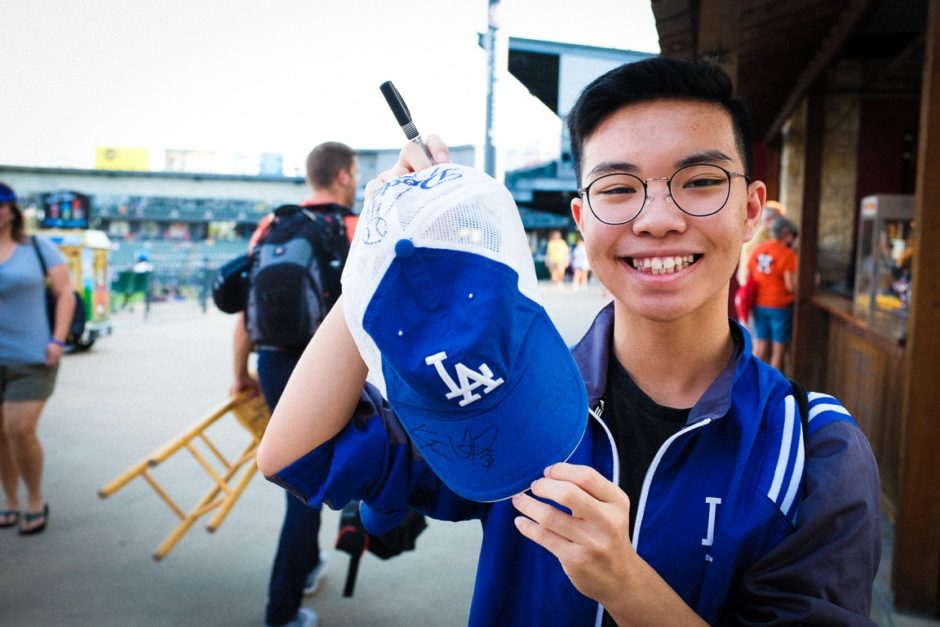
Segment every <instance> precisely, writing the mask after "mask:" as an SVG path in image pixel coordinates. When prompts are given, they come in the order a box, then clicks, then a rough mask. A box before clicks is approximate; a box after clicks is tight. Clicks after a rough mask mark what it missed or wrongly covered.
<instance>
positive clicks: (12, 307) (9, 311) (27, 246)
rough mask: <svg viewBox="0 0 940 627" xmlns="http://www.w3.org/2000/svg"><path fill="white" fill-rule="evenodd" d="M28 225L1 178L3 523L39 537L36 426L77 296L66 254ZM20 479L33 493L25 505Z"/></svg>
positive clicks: (42, 510) (43, 520) (43, 512)
mask: <svg viewBox="0 0 940 627" xmlns="http://www.w3.org/2000/svg"><path fill="white" fill-rule="evenodd" d="M25 229H26V223H25V219H24V216H23V212H22V210H21V209H20V207H19V205H18V204H17V198H16V194H15V193H14V191H13V189H12V188H11V187H10V186H9V185H6V184H5V183H0V479H2V485H3V492H4V503H3V506H2V507H0V527H14V526H17V525H19V532H20V534H22V535H34V534H37V533H40V532H42V531H43V530H44V529H45V528H46V525H47V523H48V521H49V505H48V504H47V503H46V500H45V496H44V495H43V490H42V466H43V448H42V443H41V442H40V440H39V436H38V434H37V431H36V429H37V426H38V424H39V417H40V415H41V414H42V410H43V407H44V406H45V404H46V400H47V399H48V398H49V397H50V396H51V395H52V392H53V390H54V389H55V381H56V376H57V374H58V370H59V361H60V360H61V359H62V355H63V353H64V351H65V346H66V344H65V338H66V336H67V334H68V327H69V323H70V321H71V320H72V312H73V311H74V308H75V299H74V298H73V297H72V278H71V275H70V274H69V270H68V267H67V266H66V265H65V257H64V256H63V255H62V253H61V252H60V251H59V249H58V248H57V247H56V246H55V245H54V244H53V243H52V242H50V241H48V240H47V239H46V238H44V237H39V236H36V235H31V236H29V235H27V234H26V230H25ZM40 255H41V257H42V258H41V259H40ZM41 262H42V263H41ZM43 265H45V267H46V272H43ZM47 281H48V286H49V289H50V290H51V293H52V295H53V298H54V305H53V309H52V311H51V312H50V311H48V310H47V303H46V285H47ZM50 316H51V317H50ZM20 483H22V484H23V486H24V487H25V493H26V503H25V506H24V507H22V508H21V507H20V498H19V497H20V493H19V490H20Z"/></svg>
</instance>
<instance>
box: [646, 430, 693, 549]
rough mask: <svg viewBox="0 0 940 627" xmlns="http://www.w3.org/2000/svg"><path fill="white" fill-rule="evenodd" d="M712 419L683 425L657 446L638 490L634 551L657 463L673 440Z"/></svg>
mask: <svg viewBox="0 0 940 627" xmlns="http://www.w3.org/2000/svg"><path fill="white" fill-rule="evenodd" d="M711 421H712V419H711V418H706V419H704V420H700V421H698V422H696V423H695V424H691V425H689V426H687V427H684V428H682V429H680V430H679V431H677V432H676V433H674V434H672V436H670V437H669V439H668V440H666V441H665V442H663V445H662V446H660V447H659V450H658V451H657V452H656V457H654V458H653V462H652V463H651V464H650V467H649V468H647V469H646V475H645V476H644V477H643V489H642V490H641V491H640V502H639V504H638V506H637V510H636V520H635V522H634V523H633V550H634V551H636V550H637V548H638V547H639V542H640V527H641V526H642V524H643V514H644V512H645V511H646V497H647V495H648V494H649V489H650V484H651V483H653V475H655V474H656V469H657V468H658V467H659V463H660V462H661V461H662V459H663V456H664V455H665V454H666V450H667V449H668V448H669V447H670V446H671V445H672V443H673V442H675V441H676V440H677V439H679V438H680V437H682V436H683V435H685V434H686V433H689V432H690V431H695V430H696V429H701V428H702V427H704V426H705V425H707V424H709V423H710V422H711Z"/></svg>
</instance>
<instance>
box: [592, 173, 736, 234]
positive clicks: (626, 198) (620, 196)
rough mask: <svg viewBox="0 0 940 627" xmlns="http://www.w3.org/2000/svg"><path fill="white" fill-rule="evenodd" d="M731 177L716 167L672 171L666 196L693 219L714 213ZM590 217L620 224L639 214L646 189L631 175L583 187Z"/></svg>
mask: <svg viewBox="0 0 940 627" xmlns="http://www.w3.org/2000/svg"><path fill="white" fill-rule="evenodd" d="M730 189H731V176H730V175H729V174H728V172H726V171H725V170H723V169H722V168H719V167H718V166H714V165H690V166H686V167H684V168H679V169H678V170H676V172H675V174H673V175H672V177H671V178H670V180H669V194H670V196H671V197H672V200H673V202H674V203H675V204H676V206H678V207H679V209H681V210H682V211H684V212H685V213H687V214H689V215H693V216H707V215H711V214H713V213H717V212H718V211H720V210H721V208H722V207H724V205H725V203H726V202H727V201H728V195H729V193H730ZM587 200H588V204H589V205H590V207H591V211H593V212H594V215H596V216H597V218H598V219H599V220H601V221H603V222H607V223H610V224H623V223H624V222H629V221H630V220H632V219H634V218H635V217H637V216H638V215H639V214H640V211H641V210H642V209H643V206H644V204H645V203H646V186H645V184H644V182H643V180H642V179H640V178H638V177H636V176H633V175H632V174H625V173H615V174H607V175H605V176H602V177H600V178H598V179H596V180H595V181H594V182H592V183H591V184H590V185H589V186H588V188H587Z"/></svg>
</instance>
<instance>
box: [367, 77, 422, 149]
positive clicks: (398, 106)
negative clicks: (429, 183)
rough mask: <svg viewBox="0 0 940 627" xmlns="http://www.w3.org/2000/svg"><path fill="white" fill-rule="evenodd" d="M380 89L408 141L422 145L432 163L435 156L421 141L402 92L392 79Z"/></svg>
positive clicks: (380, 86)
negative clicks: (399, 91)
mask: <svg viewBox="0 0 940 627" xmlns="http://www.w3.org/2000/svg"><path fill="white" fill-rule="evenodd" d="M379 89H380V90H382V95H383V96H385V101H386V102H387V103H388V106H389V108H390V109H391V110H392V113H394V114H395V119H396V120H398V125H399V126H400V127H401V130H403V131H404V132H405V137H407V138H408V141H411V142H414V143H416V144H418V145H419V146H421V149H422V150H423V151H424V154H426V155H427V156H428V159H430V161H431V163H434V158H433V157H432V156H431V153H430V152H428V147H427V146H425V145H424V142H423V141H421V135H420V134H419V133H418V129H417V128H415V123H414V122H412V121H411V112H410V111H408V105H406V104H405V101H404V100H403V99H402V97H401V94H399V93H398V90H397V89H395V86H394V85H393V84H392V81H385V82H384V83H382V84H381V85H379Z"/></svg>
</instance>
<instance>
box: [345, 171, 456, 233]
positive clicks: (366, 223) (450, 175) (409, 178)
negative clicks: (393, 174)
mask: <svg viewBox="0 0 940 627" xmlns="http://www.w3.org/2000/svg"><path fill="white" fill-rule="evenodd" d="M461 178H463V173H462V172H460V170H459V169H457V168H455V167H453V166H452V165H439V166H435V167H433V168H429V169H427V170H422V171H421V172H415V173H413V174H407V175H405V176H400V177H398V178H395V179H392V180H391V181H387V182H386V183H385V184H384V185H382V186H381V187H379V188H378V189H377V190H375V192H373V194H372V197H371V198H370V199H369V202H368V204H367V205H366V207H365V209H363V211H362V215H360V216H359V225H360V226H359V229H361V232H362V235H361V236H360V237H361V239H362V243H363V244H369V245H372V244H379V243H381V242H382V241H383V240H384V239H385V237H386V236H387V235H388V223H387V222H386V216H387V215H388V212H389V211H391V209H392V207H394V206H395V203H396V202H398V201H399V200H400V199H401V198H402V197H403V196H404V195H405V194H408V193H409V192H414V191H422V190H423V191H428V190H432V189H434V188H436V187H438V186H439V185H441V184H443V183H448V182H450V181H456V180H458V179H461Z"/></svg>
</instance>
